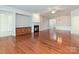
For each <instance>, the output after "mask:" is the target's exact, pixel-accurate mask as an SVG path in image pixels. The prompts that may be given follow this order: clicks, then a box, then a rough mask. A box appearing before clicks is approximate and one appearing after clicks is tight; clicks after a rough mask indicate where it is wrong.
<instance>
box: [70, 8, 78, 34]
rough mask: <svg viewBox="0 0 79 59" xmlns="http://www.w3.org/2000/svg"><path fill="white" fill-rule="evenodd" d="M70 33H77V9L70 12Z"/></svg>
mask: <svg viewBox="0 0 79 59" xmlns="http://www.w3.org/2000/svg"><path fill="white" fill-rule="evenodd" d="M71 33H74V34H77V35H79V9H76V10H73V11H72V12H71Z"/></svg>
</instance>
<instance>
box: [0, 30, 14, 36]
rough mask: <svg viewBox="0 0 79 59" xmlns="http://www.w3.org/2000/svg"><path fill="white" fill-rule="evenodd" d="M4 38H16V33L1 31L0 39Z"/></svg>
mask: <svg viewBox="0 0 79 59" xmlns="http://www.w3.org/2000/svg"><path fill="white" fill-rule="evenodd" d="M6 36H16V33H12V31H1V32H0V37H6Z"/></svg>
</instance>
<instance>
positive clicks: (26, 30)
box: [16, 27, 31, 35]
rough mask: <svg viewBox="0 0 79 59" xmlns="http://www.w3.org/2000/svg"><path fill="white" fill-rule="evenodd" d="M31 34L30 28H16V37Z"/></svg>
mask: <svg viewBox="0 0 79 59" xmlns="http://www.w3.org/2000/svg"><path fill="white" fill-rule="evenodd" d="M23 34H31V27H20V28H16V35H23Z"/></svg>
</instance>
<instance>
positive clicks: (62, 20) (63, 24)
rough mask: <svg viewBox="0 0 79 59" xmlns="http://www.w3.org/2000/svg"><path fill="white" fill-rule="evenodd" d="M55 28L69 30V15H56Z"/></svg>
mask: <svg viewBox="0 0 79 59" xmlns="http://www.w3.org/2000/svg"><path fill="white" fill-rule="evenodd" d="M55 19H56V29H58V30H68V31H69V30H70V29H71V16H70V15H68V16H67V15H66V16H65V15H64V16H57V17H56V18H55Z"/></svg>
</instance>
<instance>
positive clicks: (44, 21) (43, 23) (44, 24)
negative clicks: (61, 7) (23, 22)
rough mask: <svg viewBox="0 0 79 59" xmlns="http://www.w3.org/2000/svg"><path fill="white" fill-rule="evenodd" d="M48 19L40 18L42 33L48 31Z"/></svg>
mask: <svg viewBox="0 0 79 59" xmlns="http://www.w3.org/2000/svg"><path fill="white" fill-rule="evenodd" d="M48 25H49V24H48V18H47V17H45V16H41V18H40V31H43V30H48V27H49V26H48Z"/></svg>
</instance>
